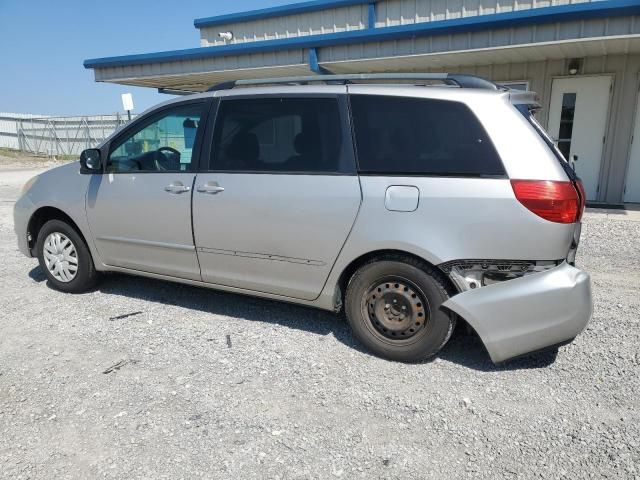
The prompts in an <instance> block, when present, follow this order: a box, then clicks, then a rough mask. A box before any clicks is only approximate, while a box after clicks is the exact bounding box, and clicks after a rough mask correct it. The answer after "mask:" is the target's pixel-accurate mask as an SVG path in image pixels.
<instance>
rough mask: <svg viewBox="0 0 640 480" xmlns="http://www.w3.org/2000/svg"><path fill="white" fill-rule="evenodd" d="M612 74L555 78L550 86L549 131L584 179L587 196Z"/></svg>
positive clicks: (593, 183) (594, 177)
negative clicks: (573, 161)
mask: <svg viewBox="0 0 640 480" xmlns="http://www.w3.org/2000/svg"><path fill="white" fill-rule="evenodd" d="M611 82H612V78H611V76H609V75H601V76H594V77H570V78H556V79H554V80H553V85H552V88H551V105H550V109H549V129H548V131H549V134H550V135H551V136H552V137H553V138H554V139H555V140H556V141H557V143H558V148H559V149H560V151H561V152H562V154H563V155H564V156H565V158H567V159H568V160H571V159H574V160H576V172H577V173H578V176H579V177H580V178H581V179H582V182H583V183H584V188H585V190H586V192H587V200H596V199H597V196H598V189H599V188H598V187H599V185H598V182H599V178H600V166H601V163H602V149H603V147H604V135H605V129H606V126H607V116H608V113H609V98H610V94H611Z"/></svg>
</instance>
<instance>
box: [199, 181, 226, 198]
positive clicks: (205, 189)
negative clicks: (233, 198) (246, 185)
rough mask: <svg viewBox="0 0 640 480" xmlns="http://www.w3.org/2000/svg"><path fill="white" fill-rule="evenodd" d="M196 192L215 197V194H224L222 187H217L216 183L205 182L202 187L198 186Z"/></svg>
mask: <svg viewBox="0 0 640 480" xmlns="http://www.w3.org/2000/svg"><path fill="white" fill-rule="evenodd" d="M198 191H199V192H200V193H208V194H210V195H215V194H216V193H220V192H224V187H221V186H220V185H218V182H207V183H205V184H204V185H200V186H199V187H198Z"/></svg>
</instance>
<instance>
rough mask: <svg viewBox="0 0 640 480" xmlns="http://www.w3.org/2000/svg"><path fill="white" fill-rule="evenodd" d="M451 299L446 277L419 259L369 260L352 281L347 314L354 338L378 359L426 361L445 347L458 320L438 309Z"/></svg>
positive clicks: (346, 303) (348, 290)
mask: <svg viewBox="0 0 640 480" xmlns="http://www.w3.org/2000/svg"><path fill="white" fill-rule="evenodd" d="M448 298H449V293H448V287H447V283H446V281H445V280H444V278H443V277H442V274H441V273H440V272H439V271H437V270H435V269H433V268H432V267H430V266H429V265H427V264H426V263H424V262H421V261H419V260H416V259H413V258H409V257H401V256H398V257H391V258H384V259H379V260H374V261H371V262H369V263H367V264H365V265H363V266H362V267H360V268H359V269H358V270H357V271H356V273H355V274H354V275H353V276H352V277H351V280H350V281H349V285H348V286H347V292H346V298H345V313H346V316H347V320H348V322H349V324H350V325H351V328H352V330H353V334H354V336H355V337H356V338H357V339H358V340H359V341H360V342H362V343H363V344H364V345H365V346H366V347H367V348H368V349H369V350H371V351H372V352H373V353H374V354H375V355H378V356H380V357H383V358H388V359H390V360H398V361H402V362H420V361H424V360H426V359H428V358H430V357H432V356H434V355H435V354H436V353H438V352H439V351H440V349H441V348H442V347H443V346H444V345H445V344H446V343H447V341H448V340H449V338H450V337H451V334H452V333H453V330H454V328H455V324H456V317H455V315H453V314H451V313H448V312H445V311H442V310H440V305H442V303H443V302H445V301H446V300H447V299H448Z"/></svg>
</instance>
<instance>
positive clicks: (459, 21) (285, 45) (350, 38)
mask: <svg viewBox="0 0 640 480" xmlns="http://www.w3.org/2000/svg"><path fill="white" fill-rule="evenodd" d="M636 14H640V0H603V1H599V2H593V3H580V4H571V5H561V6H554V7H544V8H535V9H529V10H518V11H515V12H506V13H496V14H492V15H481V16H474V17H464V18H456V19H452V20H439V21H433V22H424V23H413V24H408V25H398V26H394V27H382V28H365V29H362V30H351V31H347V32H338V33H328V34H320V35H307V36H301V37H293V38H283V39H278V40H263V41H258V42H246V43H235V44H231V45H221V46H213V47H199V48H190V49H185V50H173V51H168V52H155V53H143V54H138V55H124V56H120V57H106V58H96V59H89V60H85V61H84V67H85V68H99V67H103V68H104V67H119V66H127V65H141V64H149V63H158V62H174V61H180V60H196V59H203V58H213V57H224V56H229V55H245V54H251V53H262V52H273V51H278V50H291V49H298V48H320V47H329V46H334V45H345V44H352V43H363V42H383V41H389V40H401V39H405V38H415V37H424V36H431V35H442V34H451V33H461V32H462V33H468V32H475V31H480V30H488V29H496V28H509V27H516V26H520V25H535V24H543V23H553V22H559V21H569V20H588V19H592V18H604V17H616V16H623V15H636Z"/></svg>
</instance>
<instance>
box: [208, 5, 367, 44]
mask: <svg viewBox="0 0 640 480" xmlns="http://www.w3.org/2000/svg"><path fill="white" fill-rule="evenodd" d="M367 9H368V7H367V5H366V4H364V5H353V6H349V7H342V8H330V9H327V10H322V11H317V12H309V13H301V14H295V15H286V16H282V17H274V18H265V19H262V20H251V21H248V22H237V23H230V24H227V25H214V26H211V27H204V28H201V29H200V45H201V46H202V47H210V46H213V45H225V44H234V43H246V42H257V41H260V40H276V39H281V38H293V37H302V36H305V35H318V34H324V33H335V32H345V31H349V30H361V29H363V28H366V27H367V18H368V10H367ZM219 32H232V33H233V39H232V40H231V41H229V42H225V41H224V40H222V39H221V38H220V37H218V33H219Z"/></svg>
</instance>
